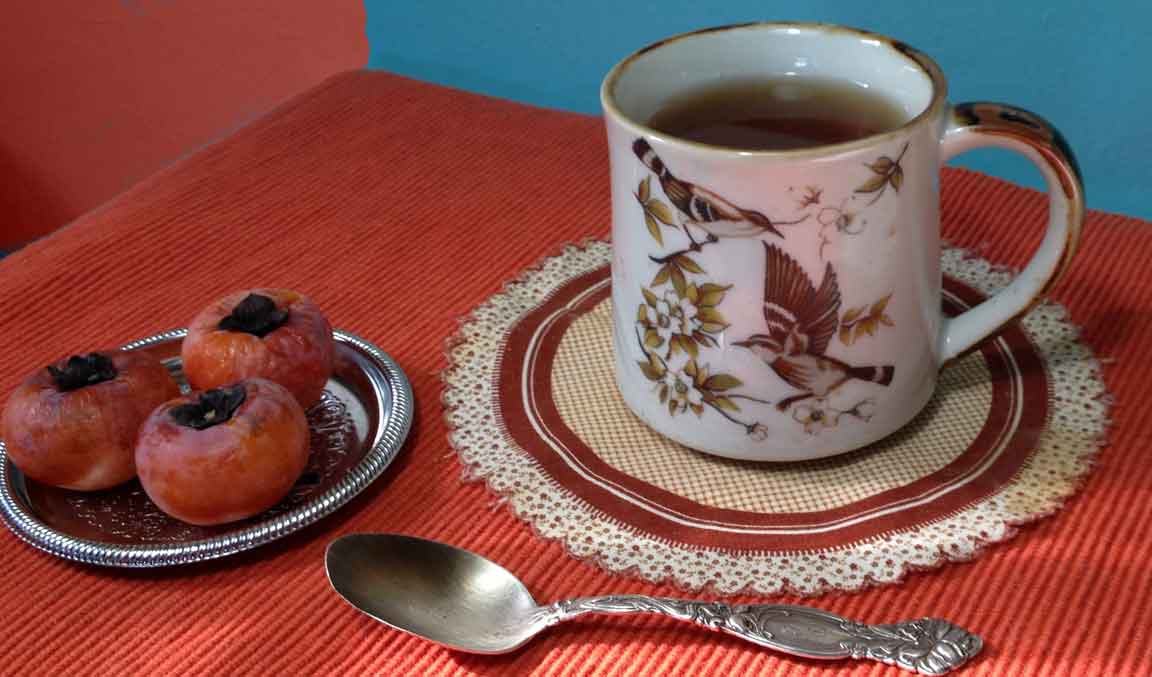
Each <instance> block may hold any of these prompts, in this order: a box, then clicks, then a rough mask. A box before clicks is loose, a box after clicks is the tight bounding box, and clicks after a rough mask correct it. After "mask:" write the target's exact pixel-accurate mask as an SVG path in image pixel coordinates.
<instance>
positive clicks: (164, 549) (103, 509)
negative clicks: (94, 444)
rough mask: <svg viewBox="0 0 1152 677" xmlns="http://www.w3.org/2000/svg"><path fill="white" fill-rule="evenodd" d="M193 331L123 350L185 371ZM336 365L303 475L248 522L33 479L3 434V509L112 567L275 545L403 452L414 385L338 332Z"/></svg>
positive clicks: (39, 539) (373, 351)
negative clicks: (206, 517) (187, 514)
mask: <svg viewBox="0 0 1152 677" xmlns="http://www.w3.org/2000/svg"><path fill="white" fill-rule="evenodd" d="M186 333H187V330H185V329H176V330H173V331H168V332H164V333H162V334H156V335H155V336H149V337H148V338H143V339H140V340H138V341H133V342H132V343H129V344H127V345H125V346H122V347H121V348H120V349H121V350H141V351H147V352H149V353H152V354H155V355H156V356H157V357H158V358H160V359H161V360H163V361H164V364H165V365H166V366H167V367H168V369H169V370H170V371H171V372H172V373H173V375H174V376H176V379H177V381H178V382H179V383H180V387H181V388H182V389H184V390H186V389H187V385H186V383H185V381H184V377H183V374H182V373H181V370H180V342H181V340H182V339H183V338H184V335H185V334H186ZM333 335H334V337H335V339H336V368H335V369H334V371H333V373H332V378H330V379H329V380H328V385H327V387H326V389H325V392H324V396H323V398H322V399H321V401H320V402H319V403H318V404H316V405H315V406H313V407H312V408H311V409H309V410H308V423H309V427H310V428H311V430H312V441H311V446H312V449H311V455H310V457H309V462H308V467H307V468H306V469H305V471H304V473H303V474H302V475H301V478H300V480H299V481H298V482H297V483H296V486H295V487H294V488H293V489H292V491H291V493H289V494H288V496H286V497H285V498H284V500H283V501H281V502H280V503H279V504H278V505H276V506H275V507H273V508H271V509H270V510H268V511H266V512H264V513H262V514H260V515H257V516H255V517H252V518H249V519H247V520H242V521H240V522H233V523H231V524H225V525H221V526H217V527H198V526H194V525H191V524H186V523H184V522H181V521H179V520H177V519H174V518H172V517H169V516H168V515H165V514H164V513H162V512H160V510H159V509H158V508H157V507H156V506H155V505H154V504H153V503H152V502H151V501H150V500H148V497H147V495H145V494H144V491H143V489H142V488H141V487H140V484H139V483H138V482H136V481H135V480H133V481H132V482H129V483H127V484H124V485H121V486H119V487H115V488H113V489H109V490H106V491H99V492H77V491H70V490H67V489H57V488H55V487H49V486H46V485H44V484H41V483H39V482H36V481H34V480H31V479H28V478H26V477H24V475H23V473H21V472H20V470H19V469H18V468H16V466H14V465H12V464H11V462H9V461H8V457H7V454H6V453H5V450H4V443H3V442H2V441H0V515H2V516H3V519H4V523H5V524H6V525H7V526H8V528H9V529H11V530H12V532H13V533H15V534H16V535H17V536H18V537H20V538H21V539H22V540H24V541H26V542H27V543H29V544H31V545H33V546H35V547H37V548H39V549H41V550H43V551H45V552H48V553H51V554H53V555H56V556H57V557H63V558H64V559H67V560H72V561H75V562H83V563H85V564H95V565H99V566H108V567H129V568H145V567H163V566H172V565H177V564H189V563H192V562H200V561H203V560H209V559H215V558H219V557H224V556H227V555H233V554H236V553H238V552H243V551H245V550H250V549H252V548H255V547H257V546H260V545H264V544H265V543H270V542H272V541H275V540H277V539H279V538H282V537H284V536H286V535H288V534H290V533H292V532H294V531H298V530H299V529H302V528H303V527H306V526H308V525H309V524H312V523H313V522H316V521H317V520H319V519H321V518H323V517H325V516H327V515H329V514H331V513H332V512H334V511H335V510H336V509H337V508H339V507H340V506H342V505H344V504H345V503H347V502H348V501H349V500H351V499H352V497H353V496H355V495H356V494H358V493H360V492H361V491H363V490H364V488H365V487H367V486H368V485H369V484H371V483H372V481H373V480H375V479H376V478H377V477H379V476H380V474H381V473H383V472H384V469H385V468H387V467H388V465H389V464H390V463H392V460H393V459H394V458H396V454H397V453H398V452H399V451H400V447H401V445H402V444H403V443H404V439H405V438H406V437H407V435H408V430H409V428H410V427H411V425H412V415H413V403H412V386H411V385H410V384H409V383H408V379H407V377H405V376H404V372H402V371H401V370H400V367H399V366H397V364H396V363H395V362H394V361H393V360H392V358H390V357H388V355H386V354H384V353H383V352H382V351H381V350H380V349H379V348H377V347H376V346H374V345H372V344H371V343H368V342H367V341H365V340H364V339H362V338H360V337H358V336H355V335H353V334H349V333H347V332H343V331H334V332H333Z"/></svg>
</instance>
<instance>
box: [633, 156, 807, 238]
mask: <svg viewBox="0 0 1152 677" xmlns="http://www.w3.org/2000/svg"><path fill="white" fill-rule="evenodd" d="M632 152H633V153H635V154H636V157H638V158H640V161H641V162H643V163H644V166H646V167H647V168H648V169H650V170H651V171H652V172H653V173H654V174H656V177H657V179H659V181H660V188H661V189H663V191H664V194H665V195H666V196H667V197H668V200H669V201H670V202H671V203H672V205H673V206H674V207H676V211H678V212H679V213H680V215H681V217H682V220H681V223H680V227H681V228H683V229H684V234H685V235H687V236H688V240H689V241H690V242H691V243H692V250H693V251H699V249H700V243H698V242H697V241H696V239H695V238H694V237H692V233H691V232H690V231H689V230H688V225H689V224H691V225H693V226H696V227H698V228H700V229H701V230H703V231H704V232H705V233H707V234H708V240H707V241H708V242H716V241H717V240H718V239H719V238H722V237H735V238H751V237H760V236H762V235H765V234H771V235H775V236H776V237H781V238H782V237H784V234H783V233H781V232H780V230H779V229H778V228H777V226H792V225H796V224H798V223H801V222H802V221H804V219H806V218H808V217H807V215H805V216H804V217H802V218H800V219H798V220H796V221H774V220H772V219H770V218H768V217H767V216H765V215H764V214H762V213H760V212H758V211H755V210H752V209H744V208H742V207H738V206H736V205H734V204H732V203H731V202H729V201H728V200H726V199H724V198H723V197H721V196H719V195H717V194H716V193H714V192H712V191H710V190H708V189H707V188H704V187H703V186H698V185H696V184H694V183H689V182H688V181H685V180H683V179H680V178H678V177H676V176H675V175H673V174H672V172H671V171H670V170H669V169H668V166H667V165H665V164H664V161H663V160H661V159H660V156H659V155H657V154H656V151H655V150H653V149H652V146H651V145H650V144H649V143H648V142H647V141H646V140H644V139H636V141H634V142H633V143H632Z"/></svg>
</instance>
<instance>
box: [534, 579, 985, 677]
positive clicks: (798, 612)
mask: <svg viewBox="0 0 1152 677" xmlns="http://www.w3.org/2000/svg"><path fill="white" fill-rule="evenodd" d="M541 612H542V613H543V614H544V615H545V618H543V619H542V620H544V621H545V622H546V623H547V624H548V625H554V624H556V623H560V622H562V621H566V620H568V619H570V618H575V617H576V616H580V615H583V614H589V613H598V614H629V613H654V614H663V615H665V616H671V617H672V618H676V619H679V620H682V621H690V622H693V623H697V624H699V625H703V626H705V627H707V628H711V629H713V630H722V631H724V632H727V633H728V634H731V635H735V636H737V637H740V638H741V639H746V640H748V641H749V642H752V643H753V644H759V645H760V646H764V647H768V648H769V649H776V650H777V651H783V652H785V653H790V654H795V655H797V656H806V657H808V658H849V657H851V658H869V659H872V660H875V661H880V662H882V663H888V664H889V665H896V666H899V667H901V668H904V669H906V670H912V671H913V672H919V673H920V674H922V675H942V674H944V673H946V672H949V671H951V670H953V669H955V668H957V667H959V666H960V665H962V664H963V663H964V662H965V661H967V660H968V659H970V658H972V657H973V656H975V655H976V654H977V653H979V652H980V649H981V648H982V647H983V645H984V643H983V641H982V640H981V639H980V637H978V636H976V635H973V634H972V633H970V632H968V631H967V630H965V629H964V628H961V627H959V626H957V625H953V624H952V623H949V622H948V621H945V620H941V619H939V618H921V619H919V620H914V621H903V622H900V623H892V624H889V625H867V624H864V623H858V622H856V621H852V620H849V619H847V618H843V617H841V616H837V615H835V614H830V613H827V612H824V611H819V610H817V609H810V608H808V607H802V606H787V605H776V604H737V605H731V604H724V603H723V602H693V601H688V600H681V599H671V598H668V597H647V596H644V595H611V596H605V597H579V598H577V599H570V600H564V601H560V602H556V603H555V604H553V605H551V606H549V607H544V608H542V609H541Z"/></svg>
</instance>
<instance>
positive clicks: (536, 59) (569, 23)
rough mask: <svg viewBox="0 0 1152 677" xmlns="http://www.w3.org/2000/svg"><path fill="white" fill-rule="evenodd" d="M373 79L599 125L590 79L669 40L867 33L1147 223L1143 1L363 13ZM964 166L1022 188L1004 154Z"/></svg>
mask: <svg viewBox="0 0 1152 677" xmlns="http://www.w3.org/2000/svg"><path fill="white" fill-rule="evenodd" d="M365 6H366V8H367V14H368V22H367V31H368V37H369V41H370V43H371V56H370V57H369V67H370V68H382V69H386V70H390V71H395V72H398V73H403V74H405V75H409V76H412V77H416V78H420V79H424V80H430V81H433V82H439V83H442V84H446V85H451V86H455V87H460V88H463V89H469V90H473V91H478V92H484V93H487V94H492V95H496V96H502V97H507V98H511V99H516V100H519V101H525V102H529V103H534V104H537V105H543V106H549V107H555V108H563V109H569V110H576V111H583V112H589V113H594V112H599V103H598V100H597V90H598V87H599V84H600V78H601V76H602V75H603V74H604V72H605V71H607V70H608V68H609V67H611V66H612V64H613V63H615V62H616V61H617V60H619V59H620V58H622V57H623V56H625V55H627V54H628V53H629V52H631V51H632V50H634V49H636V48H638V47H641V46H643V45H645V44H647V43H649V42H652V41H654V40H657V39H659V38H662V37H666V36H668V35H672V34H675V33H681V32H684V31H687V30H693V29H696V28H701V27H704V26H709V25H717V24H725V23H735V22H742V21H752V20H786V19H791V20H802V21H826V22H832V23H841V24H846V25H849V26H858V27H861V28H868V29H870V30H873V31H877V32H880V33H885V34H887V35H891V36H893V37H896V38H899V39H901V40H904V41H905V42H908V43H910V44H912V45H914V46H916V47H918V48H920V49H922V50H924V51H926V52H928V53H929V54H931V55H932V56H934V57H935V58H936V59H937V60H938V61H939V62H940V64H941V66H943V68H944V70H945V72H946V73H947V74H948V76H949V79H950V81H951V89H952V100H953V101H964V100H971V99H990V100H1001V101H1005V102H1009V103H1013V104H1016V105H1018V106H1023V107H1025V108H1030V109H1032V110H1034V111H1036V112H1038V113H1040V114H1041V115H1043V116H1045V117H1047V118H1048V119H1049V120H1051V121H1052V122H1053V123H1055V124H1056V125H1057V126H1058V127H1060V128H1061V129H1062V130H1063V132H1064V134H1065V135H1066V136H1067V137H1068V139H1069V142H1070V143H1071V144H1072V146H1073V148H1075V149H1076V151H1077V154H1078V155H1079V159H1080V163H1081V166H1082V168H1083V170H1084V175H1085V178H1086V183H1087V194H1088V201H1089V206H1090V207H1092V208H1095V209H1105V210H1109V211H1117V212H1122V213H1127V214H1133V215H1137V216H1142V217H1145V218H1152V198H1145V196H1144V193H1145V191H1147V190H1149V188H1150V187H1152V169H1150V167H1152V74H1150V73H1152V37H1150V35H1149V34H1150V33H1152V0H1139V1H1137V0H1132V1H1124V0H1113V1H1112V2H1083V1H1081V0H1016V1H1015V2H1013V1H1011V0H1008V1H1005V0H1001V1H999V2H991V1H967V2H965V1H963V0H961V1H958V2H957V1H952V2H947V3H945V2H938V1H935V0H933V1H931V2H929V1H927V0H925V1H923V2H907V1H904V2H900V1H898V0H854V1H851V2H848V1H843V0H841V1H839V2H834V1H832V0H811V1H809V2H763V1H762V2H754V1H752V0H725V1H724V2H709V1H708V0H655V1H653V2H629V1H626V0H612V1H607V0H552V1H547V0H538V1H536V2H531V1H528V0H519V1H515V0H471V1H466V0H440V1H438V2H437V1H433V2H401V1H399V0H365ZM960 163H961V164H964V165H966V166H970V167H973V168H975V169H979V170H981V171H985V172H988V173H991V174H996V175H999V176H1002V177H1004V178H1008V179H1011V180H1014V181H1017V182H1020V183H1025V184H1028V185H1038V182H1039V174H1038V173H1037V172H1036V171H1035V170H1034V169H1032V168H1031V166H1030V165H1028V164H1027V163H1026V162H1025V161H1023V160H1020V159H1018V158H1015V157H1012V156H1011V155H1009V154H1008V153H1007V152H1003V151H992V150H988V151H978V152H976V153H972V154H969V155H967V156H965V157H964V159H963V160H960Z"/></svg>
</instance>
